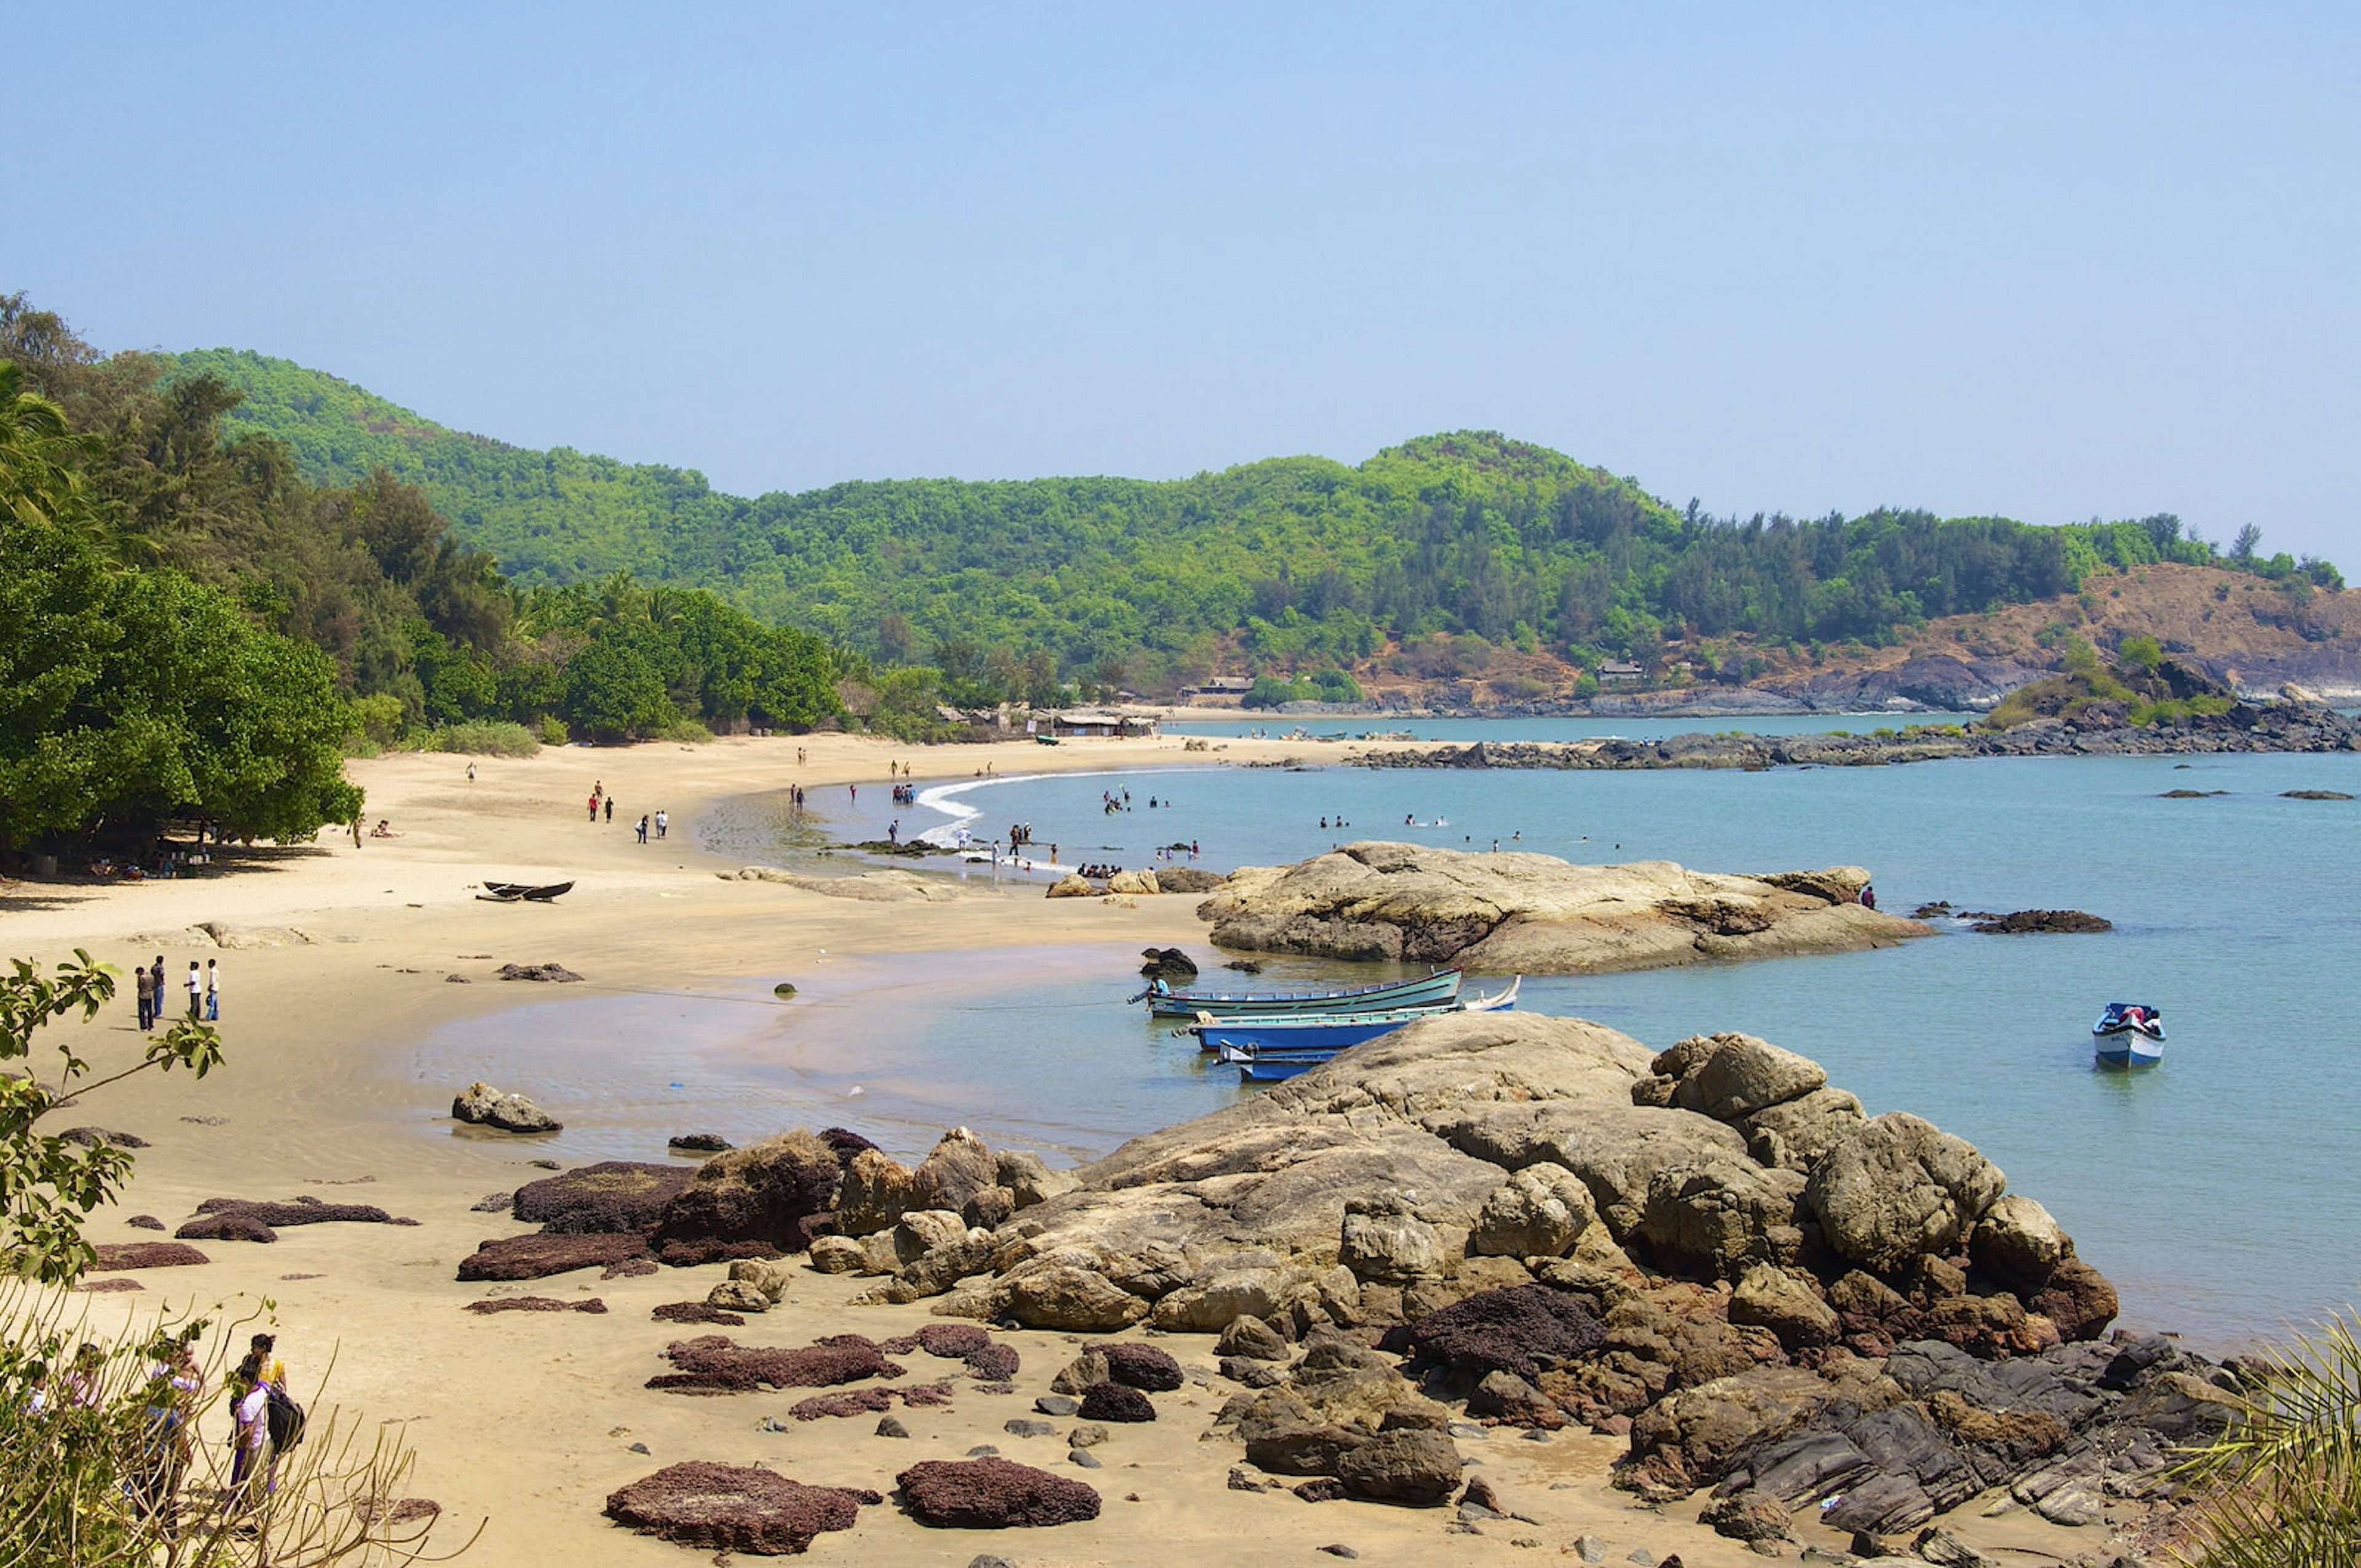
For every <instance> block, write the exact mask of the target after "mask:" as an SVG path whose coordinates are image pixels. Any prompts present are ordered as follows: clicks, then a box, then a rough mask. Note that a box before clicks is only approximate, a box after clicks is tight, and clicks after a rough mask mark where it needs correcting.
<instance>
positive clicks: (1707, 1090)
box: [1674, 1034, 1828, 1122]
mask: <svg viewBox="0 0 2361 1568" xmlns="http://www.w3.org/2000/svg"><path fill="white" fill-rule="evenodd" d="M1712 1038H1713V1041H1714V1048H1713V1050H1712V1052H1711V1053H1710V1054H1709V1055H1708V1056H1707V1058H1705V1060H1704V1061H1703V1062H1702V1063H1700V1064H1699V1065H1698V1067H1697V1071H1696V1072H1695V1073H1693V1074H1691V1075H1690V1076H1689V1077H1687V1078H1685V1079H1683V1080H1681V1085H1680V1088H1679V1089H1678V1090H1677V1091H1675V1096H1674V1103H1675V1104H1677V1105H1679V1106H1680V1107H1681V1109H1683V1110H1685V1111H1702V1112H1704V1113H1706V1114H1707V1115H1708V1116H1711V1117H1712V1118H1713V1119H1714V1120H1715V1121H1717V1122H1735V1121H1738V1120H1740V1119H1741V1118H1743V1117H1747V1116H1752V1115H1753V1114H1754V1113H1756V1112H1758V1111H1767V1110H1769V1109H1770V1108H1771V1107H1772V1106H1773V1105H1782V1104H1784V1103H1786V1102H1788V1101H1790V1100H1800V1099H1802V1098H1803V1097H1804V1096H1805V1095H1806V1094H1809V1093H1811V1092H1812V1091H1814V1090H1816V1089H1819V1088H1822V1087H1824V1086H1825V1085H1826V1084H1827V1083H1828V1073H1827V1072H1826V1071H1825V1070H1823V1069H1822V1068H1821V1067H1820V1064H1819V1063H1817V1062H1816V1061H1811V1060H1808V1059H1807V1058H1803V1057H1799V1056H1797V1055H1796V1054H1795V1052H1793V1051H1788V1050H1782V1049H1780V1048H1779V1047H1777V1046H1774V1045H1773V1044H1771V1043H1770V1042H1769V1041H1767V1040H1758V1039H1756V1038H1755V1037H1754V1036H1752V1035H1738V1034H1723V1035H1716V1036H1712Z"/></svg>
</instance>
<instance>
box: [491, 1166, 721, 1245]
mask: <svg viewBox="0 0 2361 1568" xmlns="http://www.w3.org/2000/svg"><path fill="white" fill-rule="evenodd" d="M695 1174H696V1173H695V1172H693V1171H690V1170H687V1169H686V1168H683V1167H680V1166H677V1165H649V1164H642V1163H641V1162H639V1161H637V1160H627V1159H609V1160H601V1161H599V1162H598V1164H597V1165H585V1166H579V1167H577V1168H575V1169H573V1170H569V1171H566V1173H565V1174H563V1175H560V1176H552V1177H546V1178H544V1179H542V1180H539V1181H529V1182H527V1183H525V1185H523V1186H522V1187H520V1188H518V1189H517V1191H516V1196H515V1197H514V1198H513V1199H512V1200H511V1210H510V1212H511V1213H513V1214H514V1215H515V1216H516V1218H518V1219H520V1220H522V1221H523V1222H524V1223H527V1224H529V1225H539V1226H540V1227H541V1228H542V1229H543V1230H544V1231H546V1232H548V1233H550V1234H553V1235H588V1234H596V1233H599V1232H607V1233H615V1232H621V1231H644V1230H647V1229H649V1228H650V1227H651V1226H653V1225H654V1224H655V1223H656V1222H657V1221H659V1220H661V1219H663V1218H664V1206H665V1205H666V1204H668V1203H670V1202H671V1201H673V1199H674V1198H675V1196H677V1195H678V1194H679V1192H680V1191H681V1190H682V1189H683V1188H685V1187H686V1186H687V1185H688V1184H689V1182H690V1180H691V1179H693V1178H694V1176H695Z"/></svg>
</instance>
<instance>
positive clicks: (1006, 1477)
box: [894, 1459, 1099, 1530]
mask: <svg viewBox="0 0 2361 1568" xmlns="http://www.w3.org/2000/svg"><path fill="white" fill-rule="evenodd" d="M894 1479H895V1484H896V1485H898V1486H900V1487H901V1488H902V1497H903V1500H904V1502H906V1504H907V1505H908V1506H909V1509H910V1514H911V1517H913V1518H914V1519H917V1521H918V1522H919V1523H920V1524H928V1525H935V1526H938V1527H940V1528H944V1529H950V1530H1007V1529H1010V1528H1013V1527H1017V1526H1049V1525H1061V1524H1075V1523H1079V1522H1080V1521H1082V1520H1083V1519H1096V1518H1098V1517H1099V1495H1098V1492H1097V1491H1096V1490H1095V1489H1094V1488H1093V1487H1091V1486H1086V1485H1084V1484H1083V1483H1082V1482H1080V1481H1070V1480H1068V1479H1066V1478H1065V1477H1064V1476H1062V1475H1050V1474H1049V1472H1048V1471H1046V1470H1036V1469H1034V1468H1033V1467H1032V1466H1031V1465H1029V1464H1017V1463H1016V1462H1015V1461H1014V1460H1008V1459H929V1460H927V1461H924V1462H923V1463H920V1464H913V1465H912V1466H910V1468H908V1469H907V1470H905V1471H903V1472H902V1474H901V1475H897V1476H895V1478H894Z"/></svg>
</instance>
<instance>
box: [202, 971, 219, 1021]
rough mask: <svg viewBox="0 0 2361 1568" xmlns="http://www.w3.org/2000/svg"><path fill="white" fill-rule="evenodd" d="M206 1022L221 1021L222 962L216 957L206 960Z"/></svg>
mask: <svg viewBox="0 0 2361 1568" xmlns="http://www.w3.org/2000/svg"><path fill="white" fill-rule="evenodd" d="M205 1022H206V1023H208V1024H218V1023H220V1022H221V964H220V961H219V960H218V959H206V960H205Z"/></svg>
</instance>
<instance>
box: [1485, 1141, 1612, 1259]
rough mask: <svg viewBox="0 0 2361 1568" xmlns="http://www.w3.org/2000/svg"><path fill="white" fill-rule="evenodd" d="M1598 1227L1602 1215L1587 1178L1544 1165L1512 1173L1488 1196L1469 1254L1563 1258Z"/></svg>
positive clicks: (1561, 1167) (1548, 1163) (1536, 1165)
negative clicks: (1586, 1234)
mask: <svg viewBox="0 0 2361 1568" xmlns="http://www.w3.org/2000/svg"><path fill="white" fill-rule="evenodd" d="M1597 1223H1598V1209H1597V1207H1596V1206H1595V1205H1593V1203H1592V1202H1591V1199H1590V1189H1589V1188H1587V1187H1585V1186H1584V1185H1583V1184H1582V1179H1581V1178H1580V1177H1577V1176H1576V1175H1575V1174H1574V1172H1572V1171H1570V1170H1568V1169H1566V1168H1565V1167H1564V1166H1562V1165H1558V1164H1555V1163H1554V1162H1552V1161H1549V1160H1541V1161H1538V1162H1536V1163H1534V1164H1532V1165H1529V1166H1527V1167H1525V1168H1523V1169H1522V1170H1517V1171H1511V1172H1510V1175H1509V1179H1508V1180H1507V1181H1505V1182H1503V1183H1502V1184H1501V1185H1499V1187H1496V1188H1494V1189H1493V1190H1491V1192H1490V1193H1489V1194H1488V1195H1487V1196H1486V1197H1485V1199H1484V1206H1483V1208H1482V1209H1481V1210H1479V1211H1478V1212H1477V1215H1476V1223H1475V1226H1474V1228H1473V1229H1472V1230H1471V1231H1470V1232H1469V1233H1468V1236H1467V1250H1468V1251H1469V1252H1471V1253H1476V1254H1478V1255H1487V1256H1497V1257H1563V1256H1565V1255H1566V1254H1567V1253H1568V1252H1570V1251H1572V1250H1573V1248H1574V1244H1575V1243H1576V1242H1577V1241H1579V1240H1581V1239H1582V1234H1583V1232H1585V1231H1587V1230H1588V1229H1589V1228H1590V1227H1591V1226H1593V1225H1595V1224H1597Z"/></svg>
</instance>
